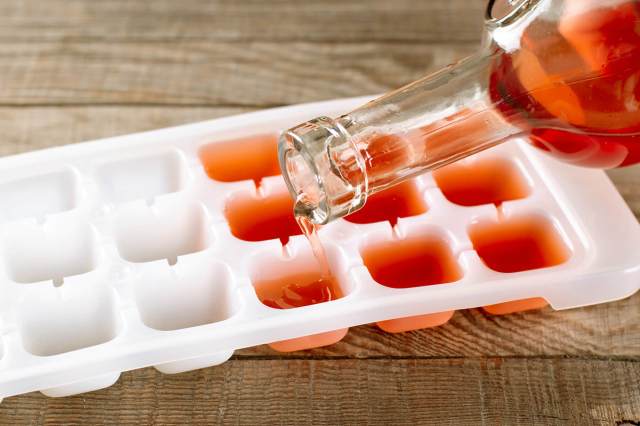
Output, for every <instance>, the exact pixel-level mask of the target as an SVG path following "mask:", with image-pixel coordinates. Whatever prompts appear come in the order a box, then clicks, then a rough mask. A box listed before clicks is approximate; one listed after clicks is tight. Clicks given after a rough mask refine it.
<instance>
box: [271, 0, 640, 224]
mask: <svg viewBox="0 0 640 426" xmlns="http://www.w3.org/2000/svg"><path fill="white" fill-rule="evenodd" d="M638 28H640V2H638V1H635V0H493V1H490V2H489V5H488V8H487V16H486V31H485V35H484V38H483V42H482V46H481V48H480V49H479V50H478V53H476V54H474V55H472V56H470V57H468V58H465V59H463V60H461V61H460V62H458V63H456V64H453V65H450V66H448V67H446V68H444V69H442V70H440V71H438V72H436V73H434V74H431V75H428V76H426V77H424V78H422V79H420V80H418V81H416V82H413V83H411V84H409V85H407V86H405V87H402V88H400V89H398V90H396V91H394V92H391V93H389V94H387V95H385V96H382V97H381V98H379V99H376V100H374V101H372V102H369V103H368V104H366V105H363V106H362V107H360V108H358V109H356V110H354V111H352V112H350V113H348V114H346V115H343V116H341V117H338V118H335V119H332V118H328V117H320V118H317V119H314V120H311V121H308V122H306V123H302V124H300V125H298V126H296V127H294V128H292V129H290V130H288V131H286V132H284V133H283V135H282V137H281V139H280V143H279V147H278V150H279V156H280V166H281V168H282V172H283V175H284V177H285V180H286V182H287V185H288V187H289V190H290V191H291V194H292V196H293V197H294V198H295V210H296V215H299V216H302V217H306V218H308V219H309V220H310V221H311V222H313V223H315V224H324V223H327V222H330V221H332V220H334V219H336V218H339V217H342V216H345V215H348V214H349V213H352V212H354V211H355V210H358V209H359V208H361V207H362V206H363V205H364V203H365V202H366V200H367V197H368V196H369V195H371V194H373V193H375V192H378V191H381V190H383V189H385V188H387V187H389V186H391V185H394V184H396V183H398V182H400V181H403V180H405V179H408V178H410V177H413V176H415V175H417V174H420V173H424V172H426V171H430V170H433V169H435V168H438V167H440V166H443V165H446V164H448V163H451V162H453V161H456V160H458V159H461V158H463V157H467V156H469V155H472V154H474V153H476V152H479V151H481V150H484V149H487V148H490V147H492V146H494V145H496V144H498V143H501V142H503V141H505V140H507V139H508V138H510V137H512V136H514V135H527V136H529V140H530V141H531V142H532V143H533V144H534V145H535V146H537V147H539V148H542V149H544V150H546V151H548V152H550V153H551V154H553V155H555V156H556V157H558V158H561V159H563V160H565V161H568V162H571V163H574V164H578V165H583V166H594V167H601V168H608V167H618V166H624V165H628V164H633V163H637V162H640V30H638Z"/></svg>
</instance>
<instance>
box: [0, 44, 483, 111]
mask: <svg viewBox="0 0 640 426" xmlns="http://www.w3.org/2000/svg"><path fill="white" fill-rule="evenodd" d="M474 49H476V46H475V45H472V44H461V45H447V44H416V45H412V44H394V43H355V44H354V43H342V42H341V43H309V42H298V43H277V42H267V43H265V42H255V43H253V42H239V43H220V42H209V41H185V42H167V43H151V42H144V43H143V42H132V43H128V42H127V43H125V42H113V43H101V42H84V43H83V42H67V41H64V42H51V43H8V44H4V45H2V50H1V51H2V53H1V54H0V55H1V56H0V58H1V59H2V60H1V61H0V76H2V78H1V79H0V105H2V106H12V105H43V104H44V105H52V104H53V105H61V104H72V105H77V104H158V105H162V104H187V105H189V104H191V105H198V106H203V105H209V106H224V105H226V106H252V107H257V106H272V105H281V104H293V103H299V102H305V101H314V100H320V99H330V98H339V97H345V96H356V95H364V94H372V93H378V92H384V91H387V90H389V89H392V88H397V87H400V86H401V85H403V84H405V83H408V82H410V81H412V80H414V79H416V78H419V77H421V76H422V75H424V74H425V73H426V72H427V71H428V70H434V69H437V68H441V67H442V66H444V65H446V64H448V63H451V62H453V61H455V60H456V59H459V58H461V57H463V56H465V55H467V54H469V53H471V52H472V51H473V50H474Z"/></svg>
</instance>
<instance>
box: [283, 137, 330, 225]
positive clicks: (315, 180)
mask: <svg viewBox="0 0 640 426" xmlns="http://www.w3.org/2000/svg"><path fill="white" fill-rule="evenodd" d="M278 161H279V163H280V170H281V172H282V177H283V178H284V181H285V183H286V185H287V189H288V190H289V193H290V194H291V196H292V198H293V200H294V214H295V215H296V216H298V215H301V216H305V217H307V218H308V219H309V220H311V222H313V223H315V224H317V225H322V224H325V223H327V222H328V221H329V218H330V217H331V210H330V207H329V203H328V202H327V199H326V192H325V189H324V185H323V182H322V180H321V179H320V177H319V176H320V175H319V171H318V168H317V166H316V164H315V163H314V161H313V158H312V156H311V154H310V153H309V152H308V150H307V147H306V145H305V144H304V142H303V140H302V139H301V138H300V136H299V135H298V134H296V133H295V131H294V130H293V129H291V130H288V131H285V132H284V133H282V135H281V136H280V139H279V142H278ZM291 176H295V177H296V179H295V180H294V179H292V178H291Z"/></svg>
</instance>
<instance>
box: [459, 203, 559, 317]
mask: <svg viewBox="0 0 640 426" xmlns="http://www.w3.org/2000/svg"><path fill="white" fill-rule="evenodd" d="M469 237H470V239H471V241H472V243H473V247H474V249H475V250H476V252H477V253H478V256H480V259H482V261H483V262H484V264H485V265H486V266H487V267H489V268H491V269H492V270H494V271H497V272H502V273H514V272H522V271H530V270H534V269H540V268H548V267H552V266H557V265H561V264H562V263H565V262H566V261H567V260H569V258H570V257H571V250H570V249H569V247H568V246H567V244H566V243H565V242H564V240H563V238H562V236H561V235H560V234H559V232H558V230H557V229H556V228H555V226H554V225H553V223H552V222H551V221H550V220H549V219H547V218H545V217H543V216H537V215H532V216H514V217H510V218H507V219H504V220H501V221H498V222H495V221H484V222H478V223H475V224H473V225H472V226H471V227H470V228H469ZM545 305H546V301H544V299H541V298H532V299H527V300H526V301H525V300H518V301H511V302H505V303H500V304H496V305H492V306H486V307H485V310H487V311H488V312H490V313H494V314H506V313H511V312H518V311H524V310H529V309H537V308H540V307H543V306H545Z"/></svg>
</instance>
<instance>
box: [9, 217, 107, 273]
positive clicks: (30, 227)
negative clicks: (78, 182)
mask: <svg viewBox="0 0 640 426" xmlns="http://www.w3.org/2000/svg"><path fill="white" fill-rule="evenodd" d="M2 251H3V255H4V256H3V257H4V262H5V267H6V273H7V275H8V277H9V279H11V280H12V281H14V282H17V283H21V284H27V283H35V282H40V281H51V280H52V281H54V283H55V284H57V285H59V284H61V283H62V281H63V279H64V278H65V277H69V276H73V275H80V274H85V273H87V272H89V271H92V270H93V269H95V268H96V267H97V265H98V262H99V246H98V242H97V237H96V232H95V230H94V229H93V227H92V226H91V225H89V224H88V223H87V222H85V221H82V220H81V219H78V218H74V217H63V216H58V217H56V218H55V219H53V218H52V219H51V220H48V221H47V222H45V223H44V224H42V225H39V224H36V223H26V222H25V223H16V224H14V225H12V226H11V227H10V228H8V229H7V230H6V232H5V234H4V235H3V237H2Z"/></svg>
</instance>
